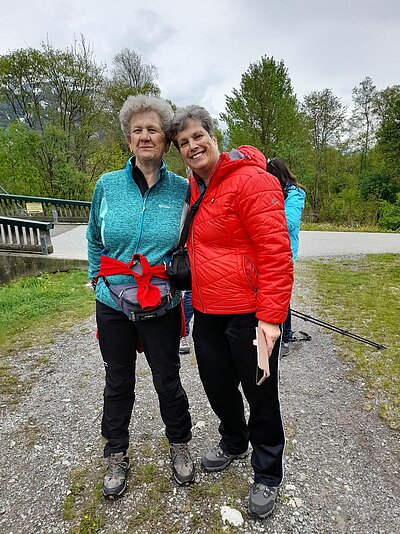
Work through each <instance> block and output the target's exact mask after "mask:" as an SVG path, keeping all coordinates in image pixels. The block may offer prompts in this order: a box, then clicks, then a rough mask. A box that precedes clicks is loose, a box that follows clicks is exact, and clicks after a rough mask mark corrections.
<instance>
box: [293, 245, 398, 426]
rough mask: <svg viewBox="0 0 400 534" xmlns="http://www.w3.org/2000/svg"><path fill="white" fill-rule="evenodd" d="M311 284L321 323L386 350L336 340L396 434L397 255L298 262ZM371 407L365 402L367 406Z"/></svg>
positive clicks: (342, 339)
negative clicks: (312, 284) (322, 320)
mask: <svg viewBox="0 0 400 534" xmlns="http://www.w3.org/2000/svg"><path fill="white" fill-rule="evenodd" d="M300 269H303V270H304V269H306V271H307V270H308V271H309V274H308V275H307V274H305V276H303V277H302V278H307V276H308V278H310V279H313V280H315V281H316V283H317V286H318V288H317V290H316V298H317V300H318V304H319V307H320V314H321V315H322V318H323V319H324V320H326V321H327V322H329V323H331V324H332V323H333V324H335V325H336V326H339V327H340V328H343V329H346V330H348V331H350V332H352V333H355V334H358V335H360V336H362V337H365V338H367V339H370V340H372V341H375V342H378V343H381V344H383V345H385V346H386V347H388V348H387V349H384V350H379V349H374V348H373V347H371V346H368V345H366V344H363V343H360V342H356V341H354V340H352V339H350V338H348V337H345V336H343V335H339V334H338V335H337V336H336V338H337V343H338V345H339V347H341V352H342V355H343V357H345V358H348V359H351V360H352V361H353V362H354V364H355V370H356V372H357V373H358V374H359V375H361V376H362V377H363V379H364V380H365V383H366V387H367V397H369V398H370V399H373V400H374V403H375V404H376V405H377V406H378V409H379V413H380V415H381V416H382V417H384V418H385V419H386V421H387V422H388V424H389V426H390V427H392V428H400V335H399V317H400V254H379V255H377V254H373V255H372V254H371V255H368V256H365V257H362V258H361V259H355V260H353V259H346V260H343V259H341V260H331V259H329V260H327V261H323V262H315V261H313V262H309V261H306V262H304V261H302V262H299V270H300ZM368 404H369V405H370V404H371V403H370V402H369V403H368Z"/></svg>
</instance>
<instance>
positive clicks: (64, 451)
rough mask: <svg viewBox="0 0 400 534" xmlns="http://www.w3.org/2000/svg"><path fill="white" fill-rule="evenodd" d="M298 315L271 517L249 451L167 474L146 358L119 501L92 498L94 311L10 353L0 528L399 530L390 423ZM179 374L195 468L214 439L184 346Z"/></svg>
mask: <svg viewBox="0 0 400 534" xmlns="http://www.w3.org/2000/svg"><path fill="white" fill-rule="evenodd" d="M296 287H297V288H298V287H301V280H298V281H297V286H296ZM297 299H300V300H301V302H302V305H301V308H302V309H303V310H306V309H307V310H308V311H311V302H310V303H309V304H310V306H309V307H307V305H306V304H305V303H307V300H310V299H311V297H310V296H309V295H308V293H307V290H305V291H303V292H301V291H299V290H297V295H296V297H295V301H294V302H293V304H294V306H293V307H295V308H296V302H297ZM295 321H297V322H295V323H294V327H295V329H300V330H307V332H309V333H310V334H311V335H312V341H310V342H302V343H300V342H299V343H293V347H292V351H291V355H290V356H288V357H287V358H284V359H283V360H282V362H281V398H282V408H283V412H284V416H285V426H286V429H287V438H288V445H287V453H286V469H285V479H284V482H283V484H282V487H281V490H280V497H279V503H278V505H277V508H276V511H275V512H274V514H273V515H272V516H271V517H270V518H268V519H266V520H265V521H263V522H262V521H253V520H252V519H250V518H249V517H248V516H247V514H246V499H247V491H248V486H249V482H250V477H251V469H250V465H249V460H248V459H246V460H243V461H240V462H236V463H234V464H232V465H231V466H230V468H229V469H228V470H226V471H225V472H224V473H220V474H213V475H208V474H205V473H203V472H202V471H201V470H200V469H198V470H197V483H196V484H194V485H192V486H190V487H188V488H178V487H176V486H175V485H174V483H173V482H172V479H171V474H170V465H169V461H168V456H167V446H166V442H165V438H164V437H163V435H164V431H163V425H162V422H161V419H160V416H159V412H158V404H157V401H156V397H155V393H154V391H153V387H152V383H151V377H150V374H149V371H148V369H147V366H146V364H145V360H144V357H143V356H139V363H138V384H137V402H136V405H135V409H134V415H133V418H132V424H131V436H132V443H131V453H130V454H131V457H132V458H134V461H133V464H134V465H133V467H132V472H131V474H130V483H129V486H128V490H127V493H126V494H125V496H124V497H123V498H122V499H120V500H119V501H117V502H115V503H110V502H104V501H102V499H101V498H99V496H98V493H99V491H98V488H99V484H100V481H101V479H102V464H101V461H100V457H101V451H102V442H101V439H100V437H99V427H100V414H101V404H102V389H103V368H102V362H101V359H100V357H99V352H98V348H97V341H96V339H95V335H94V334H95V323H94V318H90V319H89V320H87V321H85V322H84V323H82V324H80V325H78V326H76V327H75V328H74V329H73V330H71V331H69V332H67V333H65V334H63V335H60V336H58V337H57V338H56V339H55V341H54V343H52V344H51V345H47V346H44V347H37V348H35V349H31V350H29V351H27V352H26V353H24V354H18V358H16V359H15V362H16V364H15V365H16V367H17V369H18V371H19V373H20V376H21V378H23V379H25V380H29V381H30V382H31V384H32V387H31V388H30V389H29V392H28V393H21V399H22V400H21V402H20V403H19V404H17V405H15V406H10V405H9V404H8V403H7V402H6V401H5V400H3V402H1V401H0V410H1V421H2V423H1V429H0V439H1V443H2V449H3V450H2V462H1V464H0V474H1V487H0V532H1V533H2V534H19V533H21V534H34V533H41V534H42V533H43V534H50V533H54V534H62V533H69V532H74V533H75V532H76V533H82V534H83V533H94V532H100V533H106V534H117V533H120V534H121V533H154V532H161V533H182V534H183V533H190V532H197V533H209V532H215V533H217V532H240V533H252V532H270V533H291V532H293V533H332V532H338V533H346V534H347V533H356V534H363V533H374V534H377V533H390V534H392V533H394V532H398V531H399V517H400V509H399V502H400V488H399V479H400V477H399V455H398V452H399V450H398V434H396V433H395V432H393V431H390V430H389V429H388V428H387V427H386V426H385V425H384V423H383V422H382V421H381V420H380V419H379V418H378V417H377V416H376V414H375V413H374V411H369V412H367V411H366V410H364V409H363V405H364V402H365V399H364V391H363V383H362V381H361V380H360V379H354V378H350V376H352V375H351V374H350V373H349V372H348V371H349V370H350V369H351V367H350V364H346V363H343V361H342V360H341V359H340V358H339V357H338V355H337V351H336V348H335V344H334V338H333V337H332V336H331V335H330V334H329V333H328V332H327V331H325V330H322V329H319V328H318V327H316V326H314V325H310V324H305V323H302V322H301V321H299V320H296V319H295ZM38 359H41V361H42V363H41V364H39V365H38V364H37V363H35V362H37V361H38ZM182 380H183V382H184V386H185V388H186V391H187V393H188V396H189V400H190V404H191V413H192V418H193V423H194V437H193V440H192V443H191V446H192V451H193V454H194V456H195V458H196V463H197V466H199V464H200V458H201V454H202V452H203V451H204V450H206V449H207V448H208V447H209V446H210V445H212V444H214V443H215V441H216V440H217V423H216V420H215V417H214V415H213V414H212V412H211V410H210V408H209V406H208V403H207V400H206V398H205V395H204V393H203V390H202V387H201V384H200V381H199V378H198V375H197V371H196V366H195V361H194V358H193V355H192V354H191V355H190V356H185V357H183V358H182ZM21 389H23V388H21ZM223 505H228V506H230V507H231V508H234V509H235V510H238V511H239V512H240V513H241V514H242V519H243V522H242V523H241V524H240V525H239V526H237V527H234V526H232V525H231V524H230V523H226V524H225V526H224V524H223V522H222V519H221V507H222V506H223ZM66 517H67V518H68V519H66Z"/></svg>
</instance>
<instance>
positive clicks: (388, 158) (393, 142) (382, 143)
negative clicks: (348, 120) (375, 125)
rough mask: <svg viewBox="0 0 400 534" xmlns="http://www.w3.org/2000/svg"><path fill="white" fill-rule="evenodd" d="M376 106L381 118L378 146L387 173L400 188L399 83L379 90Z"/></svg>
mask: <svg viewBox="0 0 400 534" xmlns="http://www.w3.org/2000/svg"><path fill="white" fill-rule="evenodd" d="M377 108H378V113H379V116H380V119H381V123H380V126H379V129H378V131H377V139H378V148H379V150H380V152H381V153H382V155H383V158H384V164H385V169H386V171H387V173H388V174H389V176H390V177H391V178H392V179H393V180H395V181H396V183H397V186H398V188H399V189H400V85H394V86H392V87H388V88H387V89H385V90H384V91H381V92H380V93H379V95H378V103H377Z"/></svg>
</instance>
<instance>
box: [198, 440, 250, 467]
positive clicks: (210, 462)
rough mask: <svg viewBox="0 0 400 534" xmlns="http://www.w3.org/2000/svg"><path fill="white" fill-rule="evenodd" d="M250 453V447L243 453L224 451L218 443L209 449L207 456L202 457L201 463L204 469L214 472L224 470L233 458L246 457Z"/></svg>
mask: <svg viewBox="0 0 400 534" xmlns="http://www.w3.org/2000/svg"><path fill="white" fill-rule="evenodd" d="M248 453H249V449H247V450H246V451H245V452H242V453H241V454H229V452H227V451H224V450H223V449H221V447H220V446H219V445H218V446H217V447H215V448H214V449H211V451H208V453H207V454H206V455H205V456H203V458H202V459H201V463H202V465H203V467H204V469H205V470H206V471H208V472H211V473H212V472H214V471H222V470H223V469H225V467H228V465H229V464H230V463H231V462H232V461H233V460H239V459H240V458H245V457H246V456H247V455H248Z"/></svg>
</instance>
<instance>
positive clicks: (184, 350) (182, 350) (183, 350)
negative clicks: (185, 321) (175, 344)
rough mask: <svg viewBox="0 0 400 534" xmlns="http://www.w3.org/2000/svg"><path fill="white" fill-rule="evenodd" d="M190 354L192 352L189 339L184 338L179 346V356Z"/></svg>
mask: <svg viewBox="0 0 400 534" xmlns="http://www.w3.org/2000/svg"><path fill="white" fill-rule="evenodd" d="M189 352H190V345H189V341H188V338H187V337H183V338H182V339H181V342H180V345H179V354H189Z"/></svg>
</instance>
